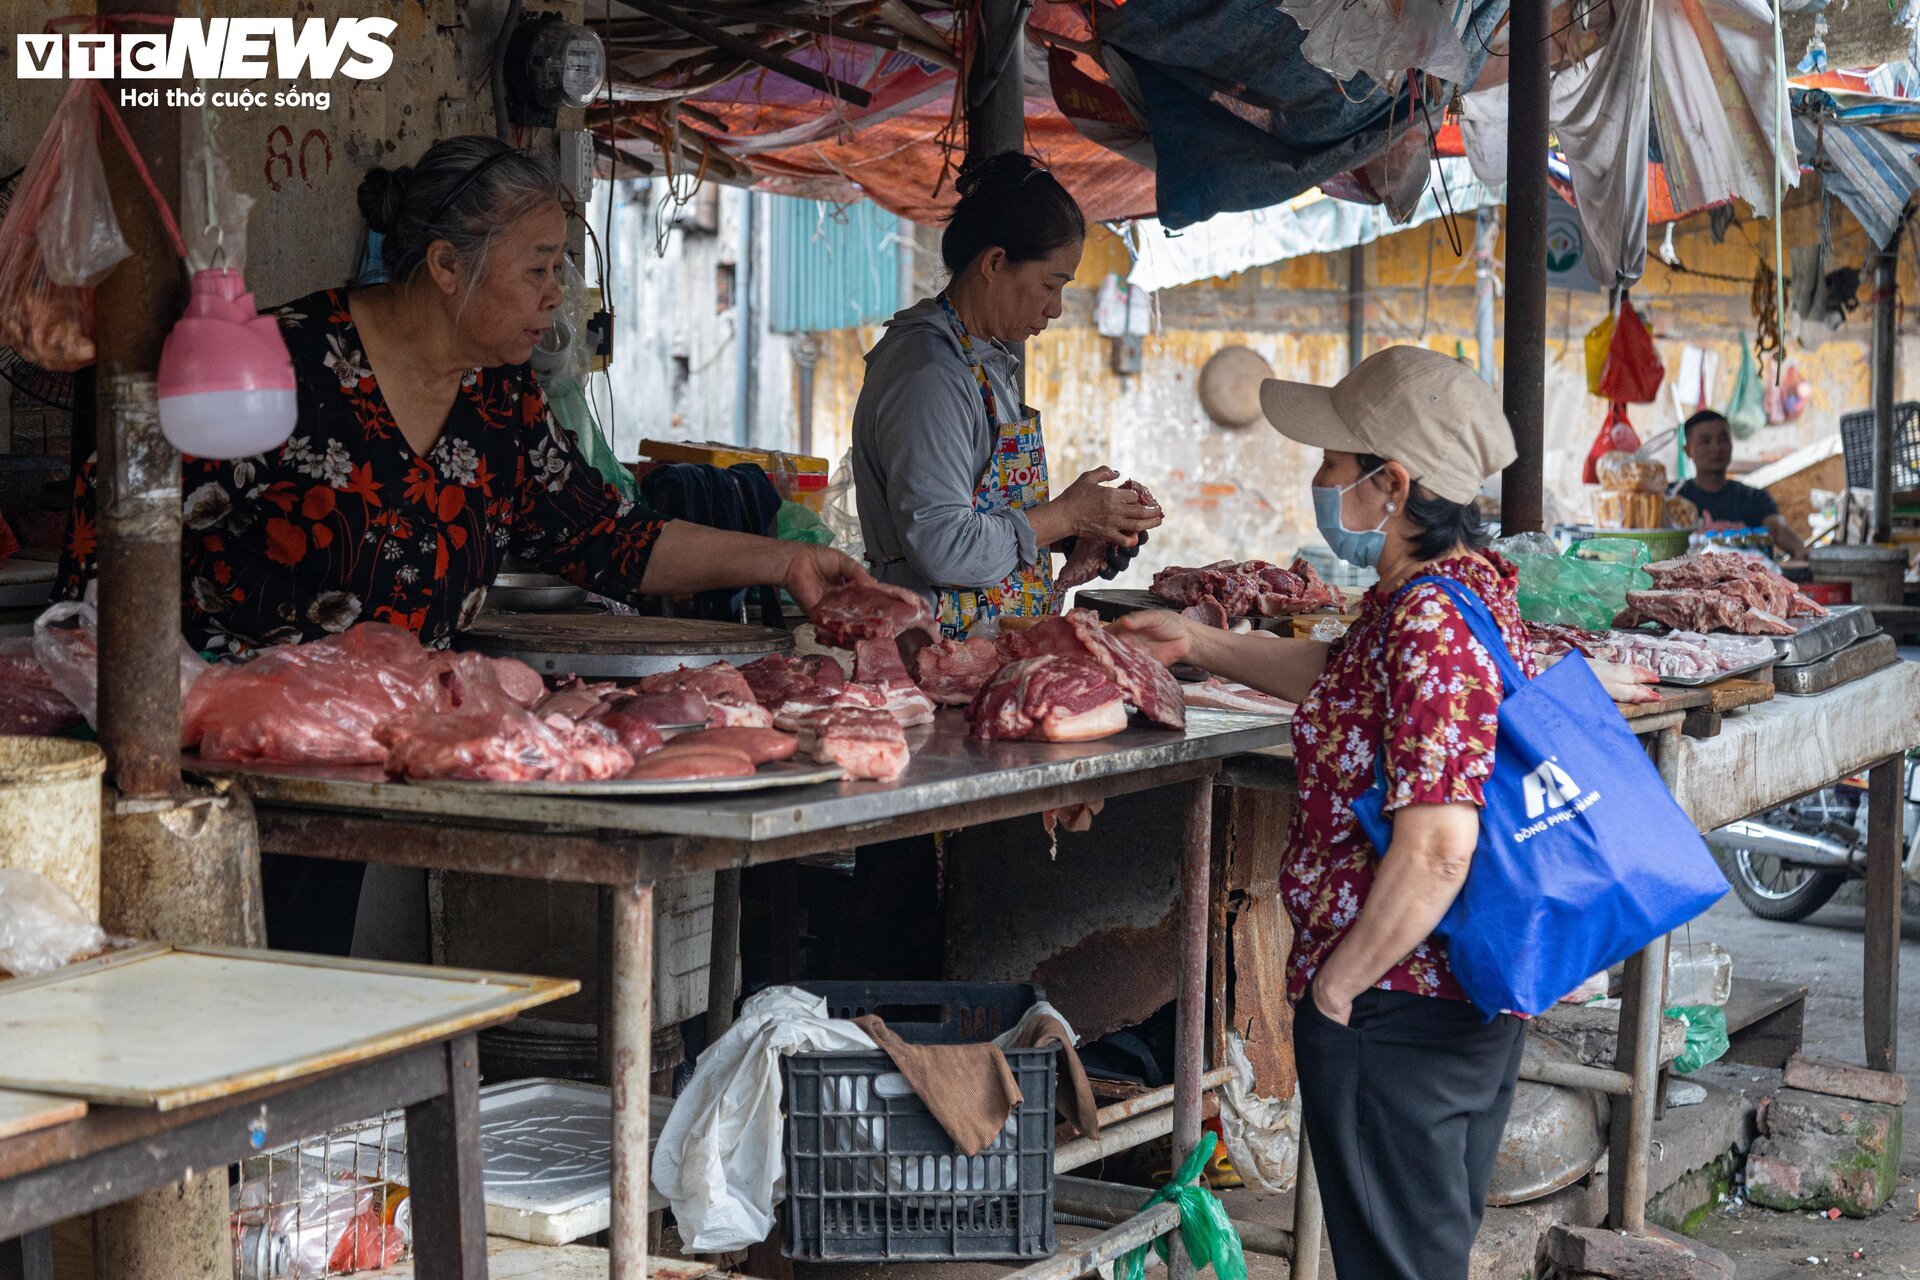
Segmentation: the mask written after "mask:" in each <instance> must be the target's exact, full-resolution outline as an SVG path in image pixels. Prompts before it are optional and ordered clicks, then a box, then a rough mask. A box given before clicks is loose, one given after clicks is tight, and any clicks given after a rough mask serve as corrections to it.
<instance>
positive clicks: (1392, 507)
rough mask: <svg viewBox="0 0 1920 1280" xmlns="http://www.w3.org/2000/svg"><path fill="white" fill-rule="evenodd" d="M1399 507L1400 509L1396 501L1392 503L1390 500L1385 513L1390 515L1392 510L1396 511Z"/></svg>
mask: <svg viewBox="0 0 1920 1280" xmlns="http://www.w3.org/2000/svg"><path fill="white" fill-rule="evenodd" d="M1399 509H1400V507H1399V505H1398V504H1396V503H1392V502H1389V503H1388V504H1387V514H1388V515H1392V514H1393V513H1394V512H1396V511H1398V510H1399Z"/></svg>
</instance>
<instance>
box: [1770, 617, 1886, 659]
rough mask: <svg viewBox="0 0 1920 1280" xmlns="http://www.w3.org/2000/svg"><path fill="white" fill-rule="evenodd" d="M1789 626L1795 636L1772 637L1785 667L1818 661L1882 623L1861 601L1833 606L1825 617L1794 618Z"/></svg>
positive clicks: (1862, 636) (1865, 635)
mask: <svg viewBox="0 0 1920 1280" xmlns="http://www.w3.org/2000/svg"><path fill="white" fill-rule="evenodd" d="M1787 625H1788V626H1790V627H1792V628H1793V630H1794V634H1793V635H1791V636H1775V637H1774V638H1773V647H1774V650H1775V652H1777V653H1778V654H1779V655H1780V658H1779V662H1780V665H1781V666H1783V667H1797V666H1800V665H1802V664H1804V663H1808V662H1818V661H1819V660H1820V659H1822V658H1824V657H1826V656H1827V655H1828V654H1830V653H1838V652H1840V650H1842V649H1844V648H1846V647H1847V646H1848V645H1850V644H1852V643H1853V642H1854V641H1855V640H1860V639H1863V638H1865V637H1867V636H1870V635H1872V634H1873V633H1874V632H1876V631H1878V630H1879V629H1880V624H1879V623H1877V622H1875V621H1874V620H1873V611H1872V610H1871V609H1869V608H1867V607H1866V606H1865V605H1859V604H1837V605H1833V606H1830V607H1829V608H1828V610H1827V616H1826V617H1824V618H1795V619H1793V620H1791V621H1790V622H1788V624H1787Z"/></svg>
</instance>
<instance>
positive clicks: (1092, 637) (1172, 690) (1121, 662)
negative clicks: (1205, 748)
mask: <svg viewBox="0 0 1920 1280" xmlns="http://www.w3.org/2000/svg"><path fill="white" fill-rule="evenodd" d="M1025 643H1026V644H1027V645H1028V646H1030V647H1031V650H1032V652H1033V653H1034V654H1035V655H1038V654H1043V653H1057V654H1063V655H1066V656H1069V657H1073V656H1079V657H1084V658H1091V659H1092V660H1093V662H1094V663H1095V664H1096V665H1097V666H1098V667H1099V668H1100V669H1101V670H1102V671H1104V672H1106V674H1107V679H1109V680H1111V681H1113V683H1114V684H1116V685H1118V686H1119V687H1120V692H1121V693H1123V694H1125V695H1126V699H1127V701H1128V702H1130V703H1132V704H1133V706H1134V708H1135V709H1136V710H1137V711H1139V712H1140V714H1141V715H1143V716H1145V717H1146V718H1147V719H1149V720H1151V721H1153V722H1154V723H1155V724H1157V725H1164V726H1165V727H1167V728H1169V729H1184V728H1186V727H1187V704H1186V702H1185V700H1184V699H1182V698H1181V696H1180V682H1179V681H1178V680H1175V679H1174V678H1173V673H1172V672H1171V671H1169V670H1167V668H1166V665H1165V664H1164V663H1162V662H1160V661H1159V660H1158V659H1157V658H1155V657H1154V656H1153V655H1152V654H1150V653H1148V652H1147V651H1146V650H1145V649H1143V648H1141V647H1140V646H1139V645H1137V644H1135V643H1134V642H1133V641H1131V640H1124V639H1122V638H1121V637H1119V636H1116V635H1114V634H1113V633H1112V632H1110V631H1108V630H1107V629H1106V628H1105V627H1103V626H1101V625H1100V619H1099V618H1098V617H1096V616H1095V615H1094V613H1093V611H1092V610H1091V609H1074V610H1071V611H1069V612H1067V613H1063V614H1058V615H1056V616H1054V617H1051V618H1047V619H1045V620H1043V621H1042V622H1041V623H1040V624H1039V625H1038V626H1035V627H1034V628H1033V629H1032V630H1030V631H1028V632H1027V634H1026V641H1025Z"/></svg>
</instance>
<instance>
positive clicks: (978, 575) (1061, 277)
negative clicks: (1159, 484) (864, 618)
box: [853, 151, 1160, 638]
mask: <svg viewBox="0 0 1920 1280" xmlns="http://www.w3.org/2000/svg"><path fill="white" fill-rule="evenodd" d="M958 188H959V192H960V199H959V202H958V203H956V204H955V205H954V207H953V213H952V214H951V215H950V216H949V218H948V220H947V228H946V231H945V232H944V233H943V234H942V235H941V237H940V258H941V261H942V262H943V263H944V264H945V265H946V268H947V270H948V271H949V272H951V273H952V280H951V281H950V282H949V283H948V285H947V287H946V289H945V290H944V291H943V292H942V293H940V294H939V295H938V296H937V297H933V298H928V299H926V300H924V301H922V302H919V303H916V304H915V305H913V306H911V307H909V308H907V309H906V310H905V311H902V312H900V313H899V314H898V315H896V316H894V317H893V319H891V320H889V321H888V322H887V331H886V335H885V336H884V337H882V338H881V339H880V342H879V344H878V345H877V346H875V347H874V349H873V350H872V351H870V352H868V353H867V378H866V382H865V384H864V385H863V386H862V387H861V389H860V400H859V403H858V404H857V405H856V406H855V408H854V413H853V466H854V482H855V486H856V492H857V494H858V499H859V507H860V528H861V533H862V535H863V536H864V538H865V540H866V546H867V560H868V563H869V565H870V566H871V567H872V569H873V572H874V575H875V576H876V577H878V578H879V579H880V580H881V581H883V582H891V583H895V584H897V585H899V586H903V587H907V588H909V589H910V590H913V591H918V592H920V593H921V594H923V595H925V596H926V597H927V598H928V599H929V600H931V601H932V602H933V605H934V609H935V611H936V612H937V613H938V615H939V618H940V627H941V630H942V631H943V632H944V633H945V634H946V635H948V636H950V637H954V638H961V637H964V636H966V635H967V633H968V632H969V631H970V630H971V629H972V628H973V627H974V626H976V625H977V624H979V623H981V622H983V621H986V620H988V619H993V618H997V617H1034V616H1038V615H1040V614H1044V613H1046V612H1047V611H1048V610H1049V608H1050V607H1051V604H1052V596H1053V573H1052V567H1051V561H1050V554H1051V552H1052V551H1060V552H1063V553H1064V552H1065V551H1066V550H1067V549H1068V547H1069V545H1070V544H1071V542H1072V541H1073V540H1074V539H1076V538H1098V539H1101V540H1103V541H1105V542H1107V543H1109V544H1112V545H1114V546H1115V547H1116V548H1118V549H1120V550H1119V552H1118V554H1116V555H1115V556H1114V557H1112V558H1110V560H1109V574H1108V576H1111V574H1112V573H1113V572H1117V570H1118V568H1119V567H1120V565H1121V564H1124V557H1125V553H1126V551H1127V550H1131V549H1135V548H1137V546H1138V542H1139V538H1140V535H1142V534H1144V533H1145V532H1146V531H1147V530H1148V529H1151V528H1153V527H1155V526H1156V525H1158V524H1159V523H1160V511H1159V508H1157V507H1153V506H1149V505H1146V504H1144V503H1143V502H1142V501H1141V499H1140V497H1139V495H1137V494H1135V493H1134V492H1133V491H1132V490H1130V489H1124V488H1118V487H1113V486H1110V485H1108V484H1107V483H1106V482H1107V481H1110V480H1115V479H1118V478H1119V476H1118V473H1117V472H1115V471H1113V470H1112V469H1111V468H1108V467H1097V468H1095V469H1094V470H1092V471H1088V472H1086V473H1084V474H1083V475H1081V476H1080V478H1079V479H1077V480H1075V481H1074V482H1073V483H1072V484H1071V485H1069V486H1068V487H1067V488H1066V490H1065V491H1064V492H1063V493H1061V494H1060V496H1059V497H1057V498H1055V497H1051V496H1050V491H1049V485H1048V476H1047V447H1046V439H1045V437H1044V436H1043V435H1042V433H1041V430H1040V414H1039V411H1038V410H1035V409H1032V408H1029V407H1027V406H1026V405H1024V404H1022V403H1021V400H1020V389H1019V384H1018V382H1017V381H1016V378H1015V372H1016V370H1017V368H1018V366H1019V360H1018V358H1017V357H1015V355H1014V354H1013V352H1012V351H1011V350H1009V348H1010V347H1011V346H1014V345H1017V344H1019V343H1022V342H1025V341H1026V340H1027V339H1028V338H1032V337H1036V336H1038V335H1039V334H1040V332H1041V331H1042V330H1044V329H1045V328H1046V327H1047V324H1048V322H1049V321H1051V320H1054V319H1055V318H1057V317H1058V316H1059V315H1060V309H1061V302H1062V299H1063V297H1064V295H1065V292H1066V287H1067V285H1068V284H1069V283H1070V282H1071V281H1072V280H1073V276H1074V272H1076V271H1077V270H1079V267H1080V252H1081V249H1082V248H1083V247H1084V246H1085V243H1086V237H1087V223H1086V219H1085V218H1084V217H1083V216H1082V215H1081V213H1080V207H1079V206H1078V205H1076V204H1075V203H1074V200H1073V197H1072V196H1070V195H1068V194H1067V190H1066V188H1065V187H1063V186H1061V185H1060V183H1059V181H1058V180H1057V179H1055V178H1054V176H1053V175H1052V174H1051V173H1049V172H1047V170H1045V169H1043V168H1041V167H1040V165H1039V164H1037V163H1036V162H1035V161H1034V160H1033V159H1032V157H1030V156H1025V155H1022V154H1020V153H1019V152H1017V151H1009V152H1005V153H1003V154H1001V155H997V156H995V157H993V158H992V159H990V160H987V161H984V162H978V163H975V164H971V165H969V166H968V167H967V168H966V169H965V170H964V171H962V173H961V175H960V180H959V183H958Z"/></svg>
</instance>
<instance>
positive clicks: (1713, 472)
mask: <svg viewBox="0 0 1920 1280" xmlns="http://www.w3.org/2000/svg"><path fill="white" fill-rule="evenodd" d="M1680 431H1681V439H1682V440H1684V441H1685V443H1686V449H1687V460H1688V461H1690V462H1691V463H1693V470H1694V475H1693V478H1692V479H1690V480H1683V481H1681V482H1680V484H1679V486H1678V487H1676V488H1675V489H1674V491H1673V492H1674V494H1675V495H1676V496H1678V497H1682V498H1685V499H1686V500H1687V501H1688V502H1691V503H1692V504H1693V505H1694V506H1696V507H1698V508H1699V509H1700V515H1701V518H1703V519H1705V520H1710V521H1712V522H1713V523H1715V524H1720V525H1732V526H1735V527H1737V528H1741V529H1765V530H1766V531H1767V532H1768V533H1770V534H1772V535H1773V543H1774V545H1775V546H1777V547H1779V548H1780V549H1781V550H1782V551H1784V552H1786V553H1787V558H1788V559H1790V560H1805V559H1806V558H1807V544H1806V543H1805V542H1803V541H1801V539H1800V535H1799V534H1797V533H1795V532H1794V530H1793V526H1792V525H1790V524H1788V523H1787V518H1786V517H1785V516H1783V515H1781V514H1780V507H1779V505H1778V504H1777V503H1775V502H1774V500H1773V496H1772V495H1771V494H1769V493H1768V492H1767V491H1766V490H1765V489H1756V488H1754V487H1753V486H1752V485H1746V484H1741V483H1740V482H1739V481H1738V480H1729V479H1728V478H1727V467H1728V466H1729V465H1730V464H1731V463H1732V462H1733V430H1732V428H1731V427H1729V426H1728V425H1727V420H1726V419H1725V418H1724V417H1722V416H1721V415H1720V414H1718V413H1715V412H1714V411H1713V410H1711V409H1702V410H1701V411H1700V412H1698V413H1696V414H1694V415H1693V416H1692V417H1691V418H1688V419H1687V421H1686V425H1685V426H1683V427H1681V428H1680Z"/></svg>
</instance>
